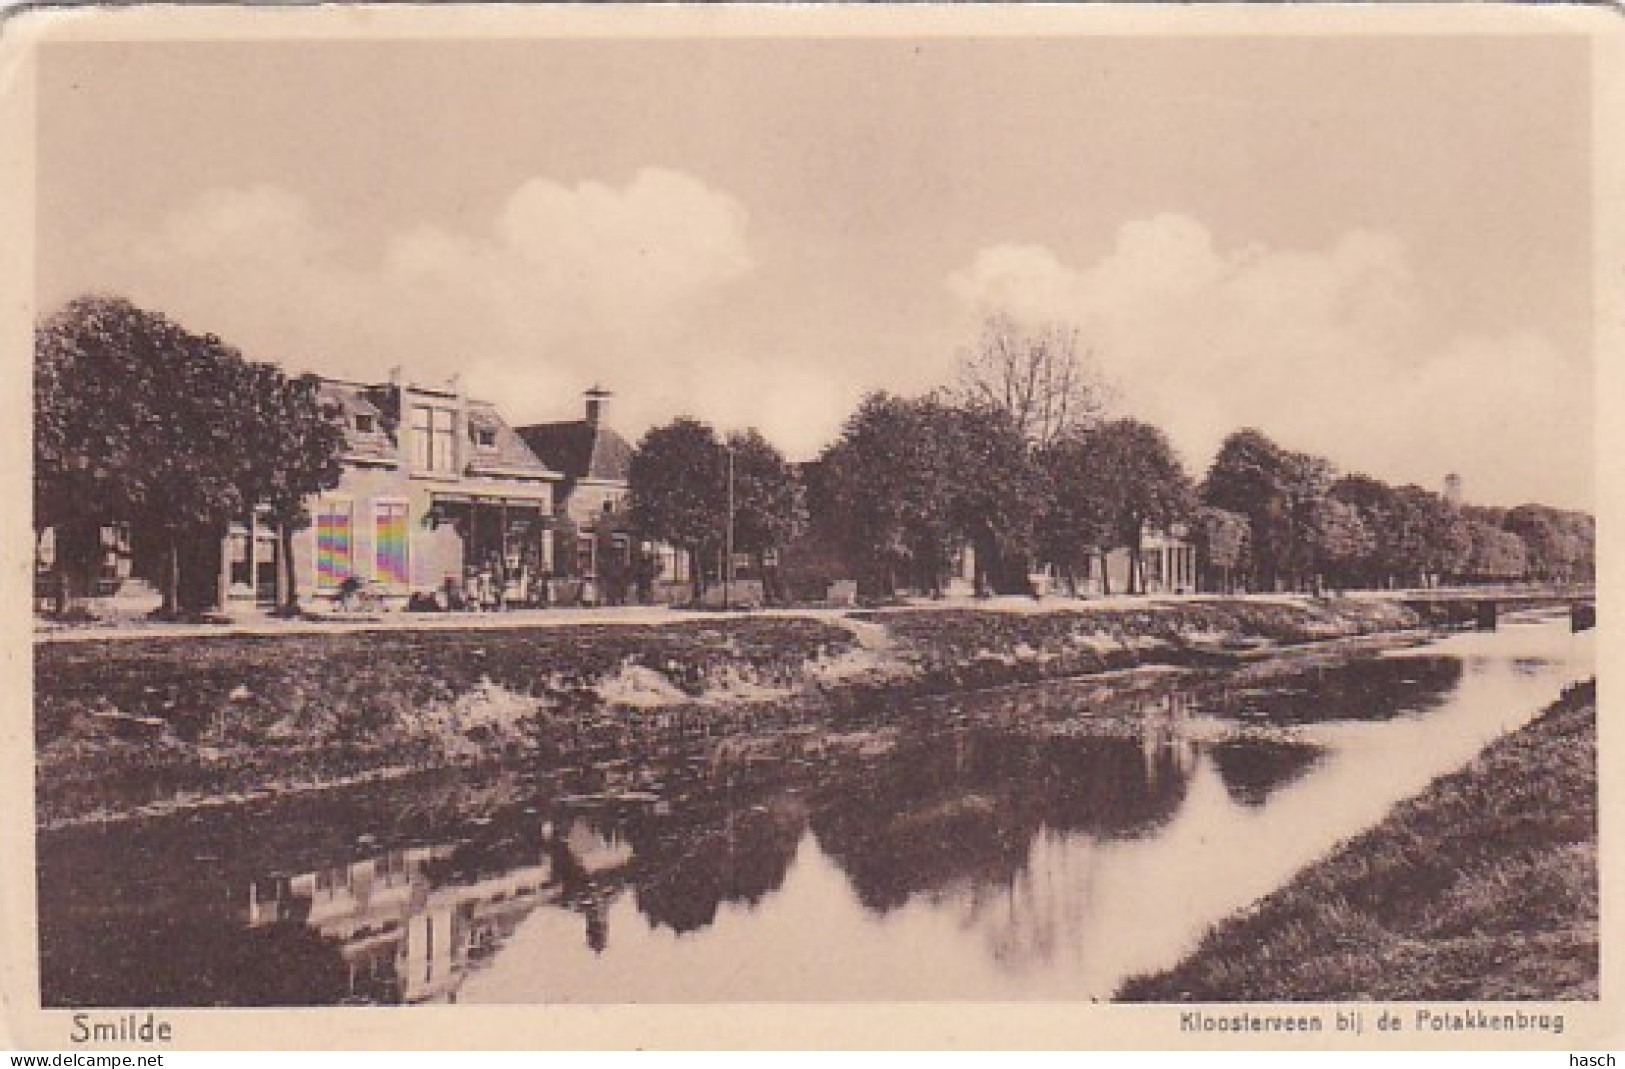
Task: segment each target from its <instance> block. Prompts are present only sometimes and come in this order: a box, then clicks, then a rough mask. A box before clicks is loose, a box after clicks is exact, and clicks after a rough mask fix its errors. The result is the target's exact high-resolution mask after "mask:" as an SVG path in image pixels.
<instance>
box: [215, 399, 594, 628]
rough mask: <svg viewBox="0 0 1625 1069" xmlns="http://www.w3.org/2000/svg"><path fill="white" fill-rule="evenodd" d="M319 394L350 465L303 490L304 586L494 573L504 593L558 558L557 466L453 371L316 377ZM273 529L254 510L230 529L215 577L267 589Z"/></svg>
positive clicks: (405, 590)
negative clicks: (384, 377) (450, 375)
mask: <svg viewBox="0 0 1625 1069" xmlns="http://www.w3.org/2000/svg"><path fill="white" fill-rule="evenodd" d="M321 394H322V399H323V401H324V402H326V403H327V404H328V405H329V406H330V407H331V408H332V409H333V410H334V411H335V412H336V414H337V416H338V418H340V419H341V420H342V421H343V423H344V430H345V452H344V456H343V458H342V459H343V465H344V473H343V476H342V477H341V479H340V481H339V484H338V486H336V487H335V488H334V489H332V490H330V491H327V492H324V493H322V494H319V495H317V496H316V497H314V498H313V499H312V500H311V502H310V513H311V516H312V521H313V522H312V523H311V525H310V527H309V528H307V529H305V530H303V531H300V532H298V534H297V535H296V536H295V538H294V545H293V558H294V571H295V575H296V577H297V579H298V582H299V587H300V595H301V597H302V598H311V599H316V600H320V599H324V598H327V599H330V598H333V597H335V596H337V595H338V594H339V593H340V592H341V591H343V590H346V589H349V588H352V587H355V586H363V587H365V588H366V589H368V590H370V591H371V592H372V593H373V594H374V595H375V596H376V597H377V598H379V599H380V600H382V601H383V602H385V603H386V604H387V603H404V602H406V601H407V600H408V599H409V598H410V597H411V596H412V595H428V594H432V593H435V592H439V591H446V590H456V591H458V592H459V593H460V592H461V591H462V590H463V589H464V587H465V580H466V579H467V577H468V576H469V574H470V573H471V572H475V573H483V574H485V575H497V576H500V577H501V578H502V580H503V586H504V589H505V591H506V595H507V597H508V598H509V599H510V600H518V599H523V598H525V597H526V596H527V595H528V589H527V587H528V585H529V584H530V583H534V582H536V581H539V579H540V577H542V576H544V575H546V574H547V573H548V572H549V571H550V570H551V568H552V560H553V553H552V549H553V547H552V540H551V538H550V537H549V536H548V532H549V531H550V530H551V529H552V527H553V509H554V502H555V498H556V494H557V490H556V487H557V486H558V484H559V483H560V482H561V481H562V480H563V476H562V474H561V473H560V472H558V471H557V470H555V469H553V468H551V467H549V466H548V465H547V464H546V463H544V462H543V461H542V460H541V459H539V458H538V457H537V456H536V454H535V453H534V452H532V450H531V449H530V447H529V446H528V445H526V444H525V441H524V439H523V438H521V437H520V435H519V434H518V433H517V432H516V431H515V430H514V428H513V427H512V426H510V425H509V424H508V422H507V421H506V420H505V419H503V417H502V415H501V414H500V413H499V412H498V411H497V409H496V406H495V405H493V404H491V403H490V402H488V401H483V400H479V399H475V398H471V397H469V396H467V394H466V393H465V392H464V391H463V389H462V387H461V383H460V381H459V380H457V379H453V380H452V381H451V382H449V383H446V384H444V385H424V384H418V383H411V382H408V381H406V380H405V378H404V376H403V375H402V374H401V373H400V372H399V371H398V370H397V371H395V372H392V373H391V375H390V378H389V380H388V381H387V382H383V383H365V382H350V381H345V380H340V379H324V380H323V381H322V388H321ZM278 567H279V565H278V562H277V547H276V540H275V537H274V535H273V533H272V532H270V531H269V529H268V528H267V527H266V525H264V524H261V523H259V522H258V521H251V522H250V523H248V524H245V525H238V526H237V527H236V528H234V529H233V530H232V531H231V533H230V534H229V535H228V539H227V547H226V552H225V554H224V560H223V562H222V583H223V585H224V586H225V588H226V591H227V596H228V598H229V599H230V600H231V601H234V602H237V603H243V602H245V601H246V602H260V603H269V602H271V601H272V600H274V597H275V589H276V575H277V571H278Z"/></svg>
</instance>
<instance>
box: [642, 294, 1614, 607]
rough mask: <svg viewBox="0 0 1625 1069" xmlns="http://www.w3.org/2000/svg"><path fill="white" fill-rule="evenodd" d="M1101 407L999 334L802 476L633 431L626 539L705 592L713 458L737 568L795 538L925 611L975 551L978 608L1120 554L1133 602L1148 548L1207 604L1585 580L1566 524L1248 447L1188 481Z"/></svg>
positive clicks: (675, 432)
mask: <svg viewBox="0 0 1625 1069" xmlns="http://www.w3.org/2000/svg"><path fill="white" fill-rule="evenodd" d="M1106 407H1107V391H1106V389H1105V387H1104V386H1103V385H1102V381H1101V379H1100V377H1099V375H1098V374H1096V373H1094V370H1093V365H1092V363H1091V362H1090V360H1089V357H1088V354H1086V353H1082V352H1080V351H1079V350H1078V348H1077V341H1076V335H1075V333H1073V332H1069V331H1067V330H1065V329H1062V328H1058V327H1045V328H1040V329H1037V330H1028V329H1024V328H1022V327H1020V326H1018V325H1017V324H1015V323H1014V322H1013V321H1011V320H1009V319H1008V318H1004V317H997V318H994V319H992V320H990V321H989V323H988V324H987V326H986V328H985V330H984V332H983V335H982V337H981V339H980V342H979V344H978V345H977V346H976V347H974V348H973V349H972V350H970V351H969V352H968V353H966V354H965V355H964V356H963V357H962V361H961V376H960V381H959V383H958V384H957V387H956V388H953V389H948V390H943V391H938V392H937V393H934V394H931V395H928V396H925V397H913V398H910V397H899V396H896V395H893V394H889V393H884V392H880V393H874V394H871V395H869V396H868V397H866V398H864V399H863V401H862V402H861V403H860V404H859V406H858V408H857V410H856V411H855V412H854V413H853V414H852V415H851V417H850V418H848V420H847V421H846V424H845V425H844V427H843V428H842V431H841V434H840V436H839V437H838V438H837V440H836V441H835V442H834V443H833V444H831V445H830V446H829V447H828V448H827V449H825V450H824V451H823V453H822V454H821V455H820V457H819V458H818V459H817V460H816V461H815V462H813V463H811V464H809V465H806V466H804V467H802V468H800V469H798V468H797V467H796V466H793V465H790V464H788V463H786V462H785V460H784V458H783V457H782V456H781V455H780V454H779V453H778V452H777V451H776V450H774V449H773V447H772V446H771V445H769V444H768V443H767V442H766V441H765V440H764V439H763V438H762V437H761V435H760V434H758V433H756V432H755V431H750V432H746V433H745V434H743V435H735V436H734V437H732V438H730V439H729V440H728V441H726V442H724V441H722V440H720V439H719V438H718V437H717V435H716V433H715V432H714V431H712V430H711V428H709V427H707V426H705V425H704V424H701V423H698V422H696V421H693V420H688V419H683V420H678V421H676V422H675V423H673V424H670V425H668V426H666V427H660V428H657V429H655V430H653V431H651V432H650V433H649V434H648V435H647V436H646V437H645V438H644V439H643V441H642V442H641V443H640V445H639V448H638V450H637V453H636V457H635V459H634V462H633V467H632V502H633V511H632V520H633V524H634V525H635V526H636V527H638V528H639V529H640V530H641V531H642V532H643V533H644V534H646V535H647V536H648V537H652V538H656V539H660V540H664V541H667V542H670V543H672V544H674V545H677V546H679V547H681V548H684V549H687V550H689V551H690V552H691V553H692V554H694V556H695V559H696V562H697V566H696V568H695V577H696V583H697V584H703V572H704V570H705V569H704V565H703V561H705V560H711V559H719V554H720V550H721V547H722V543H723V541H724V539H725V537H726V530H727V516H728V506H727V501H726V497H725V495H726V489H725V488H726V483H727V479H726V471H725V465H726V457H727V455H728V454H729V452H730V451H731V452H732V453H733V454H734V457H735V463H736V479H737V481H736V495H735V510H734V516H735V542H736V548H737V549H739V550H741V551H743V552H748V553H752V554H755V555H760V554H762V553H764V552H766V551H770V550H773V549H776V548H779V547H783V546H784V545H785V544H787V543H788V542H790V541H791V540H792V538H794V537H795V536H796V535H797V534H798V533H800V532H801V531H803V530H804V529H805V528H807V527H808V526H810V527H811V528H812V530H813V532H814V533H815V534H816V535H818V536H819V539H820V540H822V541H824V542H827V543H830V544H832V545H834V546H835V547H837V549H838V556H839V560H840V562H841V565H842V566H843V567H844V568H846V569H847V570H849V571H850V572H852V573H855V574H856V576H857V578H858V579H859V581H860V585H862V586H863V587H864V588H865V589H867V590H869V591H871V592H874V593H880V594H886V593H891V592H893V591H894V590H896V589H897V588H898V587H900V586H907V587H910V588H913V589H917V590H925V591H932V592H936V591H940V589H941V585H942V582H943V579H944V577H945V575H946V574H947V573H948V571H949V567H950V563H951V562H952V561H953V560H954V559H955V558H956V555H957V553H958V551H959V550H960V549H961V548H963V547H970V548H972V549H974V551H975V552H974V559H975V563H976V572H975V576H974V581H975V585H976V588H977V589H978V591H990V590H1021V589H1025V588H1026V586H1027V583H1028V575H1029V574H1030V573H1031V571H1032V570H1033V569H1034V567H1035V566H1036V567H1042V568H1048V569H1051V570H1053V572H1054V573H1055V574H1057V575H1058V576H1059V577H1060V578H1061V580H1062V581H1063V582H1065V583H1068V584H1070V585H1074V586H1075V582H1076V580H1077V578H1078V577H1079V576H1080V575H1083V574H1088V573H1089V572H1091V571H1092V570H1094V569H1095V568H1096V567H1097V562H1098V561H1099V559H1100V557H1101V555H1102V554H1106V553H1110V552H1112V551H1118V550H1120V551H1123V552H1124V553H1125V555H1126V556H1127V558H1128V568H1127V591H1128V592H1130V593H1133V592H1137V591H1141V590H1143V589H1144V586H1145V578H1144V571H1145V570H1144V566H1143V563H1142V561H1141V557H1142V549H1141V543H1142V539H1143V538H1144V536H1145V534H1146V533H1147V532H1149V531H1152V530H1161V531H1166V532H1170V533H1174V534H1176V535H1185V536H1186V537H1188V538H1189V539H1190V541H1191V542H1192V543H1193V544H1194V545H1195V547H1196V549H1197V554H1198V563H1199V567H1200V571H1201V582H1202V585H1203V586H1204V587H1205V588H1206V589H1210V590H1227V591H1234V590H1238V589H1252V590H1271V591H1274V590H1319V589H1322V588H1324V587H1327V586H1330V587H1333V588H1350V587H1388V586H1413V585H1428V584H1432V583H1437V582H1441V581H1493V580H1511V579H1521V578H1525V577H1528V578H1535V579H1541V580H1554V581H1568V580H1576V579H1589V578H1591V577H1593V575H1594V573H1595V548H1594V547H1595V529H1594V524H1593V521H1592V518H1591V517H1590V516H1589V515H1587V514H1585V513H1579V512H1567V511H1563V510H1558V509H1552V508H1547V507H1544V506H1540V505H1523V506H1519V507H1518V508H1514V509H1496V508H1488V507H1475V506H1465V505H1459V504H1457V503H1455V502H1452V501H1449V500H1447V499H1446V498H1445V497H1443V496H1442V495H1440V494H1438V493H1434V492H1433V491H1430V490H1426V489H1424V488H1422V487H1419V486H1414V485H1410V486H1390V485H1388V484H1386V483H1383V482H1381V481H1380V480H1377V479H1374V478H1371V477H1369V476H1366V475H1360V474H1348V475H1340V474H1339V473H1338V471H1337V470H1336V468H1335V467H1334V465H1333V464H1332V462H1331V461H1330V460H1328V459H1326V458H1324V457H1318V456H1315V455H1313V454H1309V453H1300V452H1295V451H1292V450H1289V449H1285V448H1283V447H1281V446H1279V445H1277V444H1276V443H1275V442H1273V441H1271V440H1270V439H1269V438H1268V437H1267V436H1265V435H1264V434H1263V433H1262V432H1260V431H1258V430H1255V429H1250V428H1249V429H1244V430H1240V431H1237V432H1235V433H1233V434H1231V435H1230V436H1229V437H1228V438H1227V439H1226V440H1225V442H1224V443H1223V446H1222V447H1221V448H1220V450H1219V453H1218V455H1217V456H1216V457H1215V459H1214V461H1213V464H1212V466H1211V467H1210V469H1209V470H1208V472H1207V473H1206V476H1205V477H1204V478H1203V479H1201V480H1200V481H1199V482H1198V481H1197V480H1196V479H1194V478H1192V476H1191V475H1190V474H1189V473H1188V472H1187V471H1186V470H1185V468H1184V466H1183V465H1182V464H1181V462H1180V459H1179V457H1178V455H1177V453H1176V452H1175V450H1174V449H1173V447H1172V446H1171V444H1170V443H1169V440H1168V438H1167V436H1166V435H1165V434H1163V432H1162V431H1161V430H1159V429H1158V428H1156V427H1154V426H1152V425H1150V424H1147V423H1144V422H1142V421H1140V420H1136V419H1132V418H1115V419H1106V418H1103V413H1104V411H1105V409H1106ZM1099 574H1100V577H1101V580H1102V582H1103V583H1104V582H1106V581H1107V575H1108V573H1107V572H1106V570H1105V569H1104V568H1101V569H1100V572H1099ZM1106 592H1110V591H1109V589H1107V591H1106Z"/></svg>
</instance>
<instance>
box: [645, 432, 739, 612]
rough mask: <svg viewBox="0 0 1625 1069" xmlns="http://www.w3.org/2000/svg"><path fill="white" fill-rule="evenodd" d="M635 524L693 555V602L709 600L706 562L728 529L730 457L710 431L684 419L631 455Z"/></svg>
mask: <svg viewBox="0 0 1625 1069" xmlns="http://www.w3.org/2000/svg"><path fill="white" fill-rule="evenodd" d="M629 482H630V484H631V498H632V510H631V511H632V521H633V523H634V524H635V525H636V526H637V527H638V529H639V530H641V531H643V532H644V533H646V534H647V535H648V536H649V537H651V538H654V539H657V540H659V541H662V542H667V543H670V544H671V545H673V546H675V547H677V548H678V549H679V550H682V551H683V552H685V553H687V554H688V557H689V561H690V563H691V565H692V567H691V569H690V572H691V574H692V576H693V583H694V598H695V600H696V601H698V600H699V599H700V598H702V597H703V596H704V595H705V568H704V566H703V565H704V561H705V559H706V558H708V557H711V556H714V555H715V554H716V553H717V552H718V551H719V550H720V549H721V548H722V543H723V536H724V532H725V529H726V524H727V510H728V467H727V454H726V452H725V450H724V449H723V446H722V443H721V442H719V441H718V440H717V435H716V431H714V430H712V428H711V427H710V425H708V424H705V423H701V422H700V421H698V420H695V419H691V418H689V417H686V416H684V417H679V418H678V419H676V420H673V421H672V422H671V423H668V424H666V425H665V426H661V427H655V428H653V429H652V430H650V431H649V432H648V433H647V434H645V435H644V436H643V439H642V440H641V441H640V442H639V443H638V447H637V449H636V450H635V451H634V452H633V454H632V464H631V473H630V479H629Z"/></svg>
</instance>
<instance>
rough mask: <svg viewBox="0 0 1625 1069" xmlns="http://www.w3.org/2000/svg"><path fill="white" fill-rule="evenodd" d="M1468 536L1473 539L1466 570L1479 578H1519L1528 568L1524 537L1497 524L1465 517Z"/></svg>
mask: <svg viewBox="0 0 1625 1069" xmlns="http://www.w3.org/2000/svg"><path fill="white" fill-rule="evenodd" d="M1467 531H1468V537H1469V538H1470V539H1471V540H1472V547H1473V548H1472V556H1471V558H1470V559H1469V561H1468V567H1467V573H1468V575H1470V576H1471V577H1472V578H1474V579H1477V580H1480V581H1494V580H1502V581H1505V580H1509V579H1520V578H1522V577H1523V575H1524V573H1525V572H1526V571H1527V570H1528V567H1529V561H1528V556H1527V554H1526V552H1525V550H1524V544H1523V539H1521V538H1519V537H1518V536H1517V535H1515V534H1513V533H1512V532H1511V531H1504V530H1502V529H1501V527H1500V525H1499V524H1493V525H1492V524H1489V523H1485V522H1484V521H1482V520H1476V519H1470V520H1468V521H1467Z"/></svg>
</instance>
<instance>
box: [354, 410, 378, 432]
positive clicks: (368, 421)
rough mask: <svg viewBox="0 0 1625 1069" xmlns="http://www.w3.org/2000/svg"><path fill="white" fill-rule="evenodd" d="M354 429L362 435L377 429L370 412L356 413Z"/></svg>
mask: <svg viewBox="0 0 1625 1069" xmlns="http://www.w3.org/2000/svg"><path fill="white" fill-rule="evenodd" d="M355 429H356V430H358V431H360V432H361V433H362V434H371V433H372V432H373V431H375V430H377V429H378V423H377V421H376V420H374V419H373V417H372V414H371V413H370V412H357V413H356V415H355Z"/></svg>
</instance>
